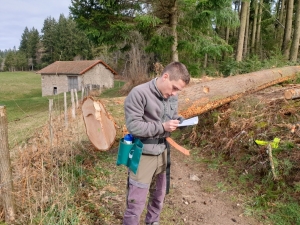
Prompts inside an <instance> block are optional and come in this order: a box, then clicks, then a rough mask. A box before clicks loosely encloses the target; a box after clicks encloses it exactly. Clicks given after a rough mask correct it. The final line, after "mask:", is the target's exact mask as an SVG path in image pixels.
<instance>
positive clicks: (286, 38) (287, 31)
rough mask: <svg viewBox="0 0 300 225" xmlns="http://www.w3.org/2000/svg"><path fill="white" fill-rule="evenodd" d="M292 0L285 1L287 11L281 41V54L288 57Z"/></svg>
mask: <svg viewBox="0 0 300 225" xmlns="http://www.w3.org/2000/svg"><path fill="white" fill-rule="evenodd" d="M293 9H294V0H288V1H287V11H286V19H285V29H284V38H283V42H282V48H281V50H282V54H283V55H284V56H285V58H286V59H288V57H289V54H290V41H291V36H292V23H293Z"/></svg>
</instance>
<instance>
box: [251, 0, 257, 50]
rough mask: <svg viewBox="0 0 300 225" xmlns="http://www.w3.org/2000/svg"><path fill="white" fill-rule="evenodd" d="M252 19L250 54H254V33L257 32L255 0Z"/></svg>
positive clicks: (255, 1)
mask: <svg viewBox="0 0 300 225" xmlns="http://www.w3.org/2000/svg"><path fill="white" fill-rule="evenodd" d="M253 4H254V18H253V26H252V35H251V53H252V54H254V53H255V41H256V31H257V12H258V3H257V0H254V2H253Z"/></svg>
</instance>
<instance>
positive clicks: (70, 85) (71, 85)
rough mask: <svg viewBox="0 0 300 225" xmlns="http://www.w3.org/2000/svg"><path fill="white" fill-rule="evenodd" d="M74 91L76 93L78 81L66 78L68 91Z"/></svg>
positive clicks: (70, 77) (75, 78) (73, 77)
mask: <svg viewBox="0 0 300 225" xmlns="http://www.w3.org/2000/svg"><path fill="white" fill-rule="evenodd" d="M71 89H76V90H77V91H78V79H77V77H76V76H68V91H71Z"/></svg>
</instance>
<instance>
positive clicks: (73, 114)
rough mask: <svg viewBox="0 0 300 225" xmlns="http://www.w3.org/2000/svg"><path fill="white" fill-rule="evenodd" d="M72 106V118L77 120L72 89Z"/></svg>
mask: <svg viewBox="0 0 300 225" xmlns="http://www.w3.org/2000/svg"><path fill="white" fill-rule="evenodd" d="M71 104H72V118H73V119H75V118H76V115H75V102H74V89H71Z"/></svg>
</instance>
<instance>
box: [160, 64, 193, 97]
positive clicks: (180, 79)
mask: <svg viewBox="0 0 300 225" xmlns="http://www.w3.org/2000/svg"><path fill="white" fill-rule="evenodd" d="M189 82H190V74H189V72H188V70H187V68H186V67H185V65H184V64H182V63H180V62H172V63H170V64H169V65H167V66H166V67H165V68H164V70H163V72H162V74H161V76H160V77H159V78H158V79H157V83H156V84H157V88H158V89H159V91H160V92H161V94H162V95H163V97H164V98H169V97H170V96H173V95H176V94H177V93H178V91H181V90H182V89H183V88H184V87H185V86H186V85H187V84H188V83H189Z"/></svg>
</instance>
